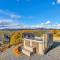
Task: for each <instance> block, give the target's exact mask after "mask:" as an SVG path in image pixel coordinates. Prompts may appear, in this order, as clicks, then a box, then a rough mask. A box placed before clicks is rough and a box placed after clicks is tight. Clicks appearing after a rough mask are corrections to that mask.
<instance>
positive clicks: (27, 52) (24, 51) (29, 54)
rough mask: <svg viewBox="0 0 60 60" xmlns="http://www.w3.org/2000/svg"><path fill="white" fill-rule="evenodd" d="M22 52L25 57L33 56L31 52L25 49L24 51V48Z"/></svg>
mask: <svg viewBox="0 0 60 60" xmlns="http://www.w3.org/2000/svg"><path fill="white" fill-rule="evenodd" d="M22 52H23V53H24V54H25V55H27V56H31V55H32V54H33V52H31V51H29V50H27V49H25V48H23V49H22Z"/></svg>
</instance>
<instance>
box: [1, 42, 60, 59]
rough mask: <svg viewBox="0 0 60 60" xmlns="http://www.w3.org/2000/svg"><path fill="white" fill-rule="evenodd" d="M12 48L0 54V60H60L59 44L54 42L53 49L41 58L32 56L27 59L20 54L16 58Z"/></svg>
mask: <svg viewBox="0 0 60 60" xmlns="http://www.w3.org/2000/svg"><path fill="white" fill-rule="evenodd" d="M12 48H13V47H12ZM12 48H9V49H8V50H7V51H6V52H4V53H1V52H0V60H60V42H54V44H53V48H52V49H50V50H49V51H48V53H47V54H45V55H43V56H41V55H36V54H34V55H33V56H31V57H28V56H26V55H23V54H22V55H20V56H18V57H16V56H15V55H14V54H13V52H12Z"/></svg>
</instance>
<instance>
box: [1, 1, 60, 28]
mask: <svg viewBox="0 0 60 60" xmlns="http://www.w3.org/2000/svg"><path fill="white" fill-rule="evenodd" d="M0 27H1V28H25V27H30V28H33V27H44V28H59V27H60V0H0Z"/></svg>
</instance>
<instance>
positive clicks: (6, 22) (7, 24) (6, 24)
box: [0, 19, 25, 29]
mask: <svg viewBox="0 0 60 60" xmlns="http://www.w3.org/2000/svg"><path fill="white" fill-rule="evenodd" d="M5 28H9V29H12V28H15V29H18V28H25V26H24V25H23V24H18V23H16V22H15V21H13V20H10V19H1V20H0V29H5Z"/></svg>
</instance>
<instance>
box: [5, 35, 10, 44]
mask: <svg viewBox="0 0 60 60" xmlns="http://www.w3.org/2000/svg"><path fill="white" fill-rule="evenodd" d="M4 39H5V42H6V43H9V42H10V35H9V34H4Z"/></svg>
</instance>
